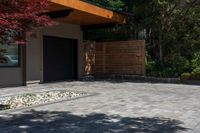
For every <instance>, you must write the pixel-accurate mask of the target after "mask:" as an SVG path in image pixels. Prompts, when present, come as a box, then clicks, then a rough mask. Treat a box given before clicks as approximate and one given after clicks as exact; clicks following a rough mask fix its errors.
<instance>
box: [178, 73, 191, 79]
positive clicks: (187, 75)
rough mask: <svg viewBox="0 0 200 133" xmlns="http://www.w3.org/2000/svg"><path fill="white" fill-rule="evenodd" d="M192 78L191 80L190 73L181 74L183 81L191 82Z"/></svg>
mask: <svg viewBox="0 0 200 133" xmlns="http://www.w3.org/2000/svg"><path fill="white" fill-rule="evenodd" d="M190 78H191V74H190V73H183V74H181V77H180V79H181V80H189V79H190Z"/></svg>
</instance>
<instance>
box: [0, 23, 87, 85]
mask: <svg viewBox="0 0 200 133" xmlns="http://www.w3.org/2000/svg"><path fill="white" fill-rule="evenodd" d="M43 36H54V37H62V38H69V39H76V40H78V52H77V53H78V61H77V62H78V70H77V72H78V78H80V77H81V76H82V75H83V44H82V37H83V33H82V31H81V27H80V26H79V25H74V24H67V23H59V24H58V25H55V26H52V27H46V28H40V29H36V30H34V31H33V34H32V35H31V36H27V40H28V41H27V52H26V54H27V55H26V60H27V82H28V83H29V82H30V83H32V82H43ZM21 53H22V52H21ZM21 57H22V55H21ZM21 64H22V59H21ZM22 84H23V80H22V65H20V67H0V87H5V86H16V85H22Z"/></svg>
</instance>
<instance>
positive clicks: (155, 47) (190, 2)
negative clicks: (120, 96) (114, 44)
mask: <svg viewBox="0 0 200 133" xmlns="http://www.w3.org/2000/svg"><path fill="white" fill-rule="evenodd" d="M93 1H95V0H93ZM106 1H108V0H104V2H106ZM110 1H112V2H113V3H115V4H113V5H114V6H115V7H116V8H113V5H111V4H108V3H101V2H100V1H98V0H96V1H95V2H97V3H99V4H102V5H104V6H106V7H110V8H111V9H115V10H118V9H119V10H118V11H122V12H123V13H126V14H127V15H128V23H127V24H126V25H123V26H121V25H117V26H116V27H112V28H105V29H101V30H96V29H95V30H90V31H86V32H85V33H86V35H85V39H87V40H95V41H112V40H130V39H145V40H146V45H147V46H146V48H147V53H148V55H149V56H150V59H151V60H149V59H148V63H147V72H148V74H149V75H153V76H154V75H155V76H163V77H166V76H167V77H178V76H180V75H181V73H183V72H191V71H192V69H195V68H196V67H198V66H199V62H200V61H199V54H198V53H199V52H200V1H199V0H181V1H179V0H175V1H174V0H151V1H147V0H139V1H138V0H120V1H121V2H118V1H115V0H110ZM119 3H120V4H119ZM121 3H123V4H121ZM105 4H106V5H105ZM119 7H120V8H119ZM121 9H122V10H121Z"/></svg>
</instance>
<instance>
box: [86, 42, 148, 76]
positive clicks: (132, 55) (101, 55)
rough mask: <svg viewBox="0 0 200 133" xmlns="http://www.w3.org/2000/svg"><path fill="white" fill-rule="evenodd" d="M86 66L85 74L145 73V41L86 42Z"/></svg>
mask: <svg viewBox="0 0 200 133" xmlns="http://www.w3.org/2000/svg"><path fill="white" fill-rule="evenodd" d="M88 60H89V61H88ZM88 64H90V65H88ZM91 64H92V65H91ZM88 66H90V69H85V70H86V71H85V72H86V74H95V75H103V74H106V75H109V74H117V75H145V41H143V40H131V41H118V42H98V43H94V42H92V43H90V42H87V43H85V68H88ZM88 70H91V71H88Z"/></svg>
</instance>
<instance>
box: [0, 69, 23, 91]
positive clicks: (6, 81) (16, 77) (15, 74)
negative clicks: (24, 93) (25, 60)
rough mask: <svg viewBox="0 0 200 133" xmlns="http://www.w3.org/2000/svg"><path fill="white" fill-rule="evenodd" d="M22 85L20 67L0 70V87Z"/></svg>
mask: <svg viewBox="0 0 200 133" xmlns="http://www.w3.org/2000/svg"><path fill="white" fill-rule="evenodd" d="M21 84H22V69H21V67H8V68H6V67H5V68H0V87H5V86H15V85H21Z"/></svg>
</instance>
